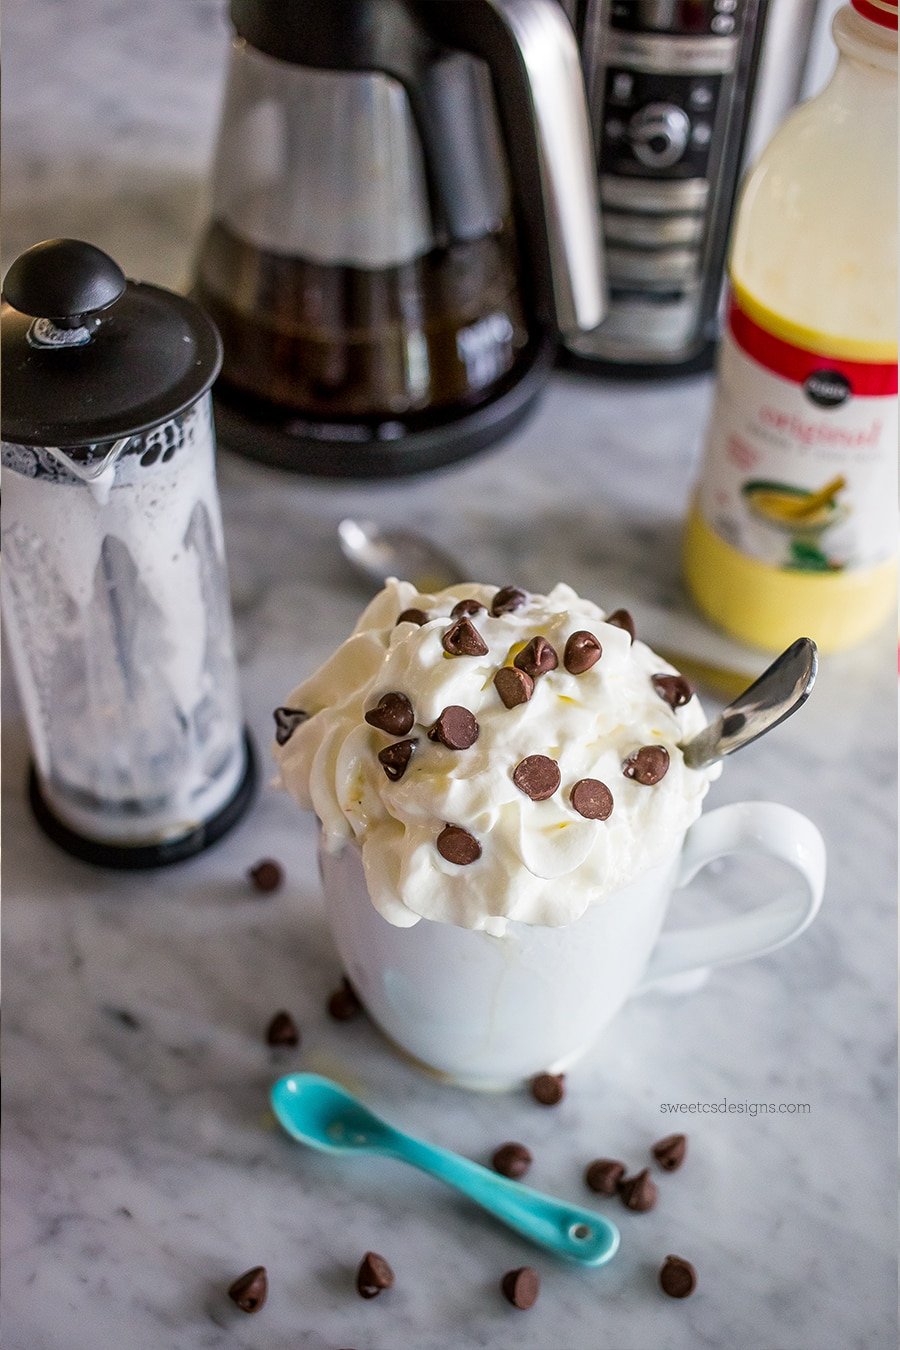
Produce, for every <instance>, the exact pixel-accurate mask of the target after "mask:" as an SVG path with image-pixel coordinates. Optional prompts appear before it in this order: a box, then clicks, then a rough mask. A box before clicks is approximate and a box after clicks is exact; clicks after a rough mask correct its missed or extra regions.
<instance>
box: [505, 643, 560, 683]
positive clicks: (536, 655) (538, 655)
mask: <svg viewBox="0 0 900 1350" xmlns="http://www.w3.org/2000/svg"><path fill="white" fill-rule="evenodd" d="M513 665H514V666H518V667H519V670H524V671H525V674H526V675H530V676H531V678H532V679H533V680H535V679H537V677H538V675H546V674H547V672H548V670H555V669H556V667H557V666H558V665H559V657H558V656H557V655H556V652H555V650H554V649H553V647H551V645H550V643H549V642H548V641H547V639H546V638H545V637H533V638H532V639H531V641H530V642H529V643H528V646H527V647H523V648H522V650H521V651H520V652H519V654H518V656H517V657H515V659H514V660H513Z"/></svg>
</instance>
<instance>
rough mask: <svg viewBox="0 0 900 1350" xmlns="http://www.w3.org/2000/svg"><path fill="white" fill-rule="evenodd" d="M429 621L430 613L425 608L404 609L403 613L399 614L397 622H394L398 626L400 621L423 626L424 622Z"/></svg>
mask: <svg viewBox="0 0 900 1350" xmlns="http://www.w3.org/2000/svg"><path fill="white" fill-rule="evenodd" d="M427 622H428V615H427V614H426V613H425V611H424V609H404V610H403V611H402V613H400V614H398V615H397V623H395V624H394V627H395V628H396V627H397V624H398V623H417V624H418V625H419V627H420V628H421V627H422V624H423V623H427Z"/></svg>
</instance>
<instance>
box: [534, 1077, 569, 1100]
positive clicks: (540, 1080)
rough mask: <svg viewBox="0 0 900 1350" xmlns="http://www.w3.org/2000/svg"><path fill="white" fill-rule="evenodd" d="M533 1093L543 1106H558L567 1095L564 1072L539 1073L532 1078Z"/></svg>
mask: <svg viewBox="0 0 900 1350" xmlns="http://www.w3.org/2000/svg"><path fill="white" fill-rule="evenodd" d="M531 1095H532V1097H533V1098H534V1100H535V1101H536V1102H540V1104H541V1106H557V1105H558V1104H559V1103H560V1102H561V1101H562V1099H563V1097H564V1096H565V1095H566V1075H565V1074H564V1073H539V1074H537V1075H536V1076H535V1077H534V1078H532V1080H531Z"/></svg>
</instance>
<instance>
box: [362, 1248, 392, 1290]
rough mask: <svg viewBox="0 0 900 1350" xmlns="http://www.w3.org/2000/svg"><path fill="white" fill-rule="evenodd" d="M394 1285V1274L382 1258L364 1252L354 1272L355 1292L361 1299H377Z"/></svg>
mask: <svg viewBox="0 0 900 1350" xmlns="http://www.w3.org/2000/svg"><path fill="white" fill-rule="evenodd" d="M393 1283H394V1272H393V1271H392V1270H391V1268H390V1266H389V1265H388V1263H387V1261H385V1259H384V1257H383V1256H379V1255H378V1253H377V1252H366V1254H365V1256H364V1257H363V1259H362V1261H361V1262H360V1266H359V1270H358V1271H357V1272H356V1292H357V1293H358V1294H359V1295H360V1297H361V1298H377V1297H378V1295H379V1294H380V1293H381V1291H382V1290H383V1289H390V1288H391V1286H392V1285H393Z"/></svg>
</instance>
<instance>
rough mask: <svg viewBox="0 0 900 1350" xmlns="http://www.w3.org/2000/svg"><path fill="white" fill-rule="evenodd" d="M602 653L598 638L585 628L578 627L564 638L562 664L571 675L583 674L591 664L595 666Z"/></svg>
mask: <svg viewBox="0 0 900 1350" xmlns="http://www.w3.org/2000/svg"><path fill="white" fill-rule="evenodd" d="M602 655H603V648H602V646H601V645H600V639H599V638H597V637H595V636H594V634H593V633H589V632H588V631H587V629H586V628H580V629H579V630H578V632H577V633H572V635H571V636H570V637H568V638H567V639H566V649H565V651H564V652H563V665H564V666H565V668H566V670H567V671H569V673H570V674H571V675H583V674H584V672H585V671H586V670H590V668H591V666H595V665H596V664H597V662H598V661H599V660H600V657H601V656H602Z"/></svg>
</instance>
